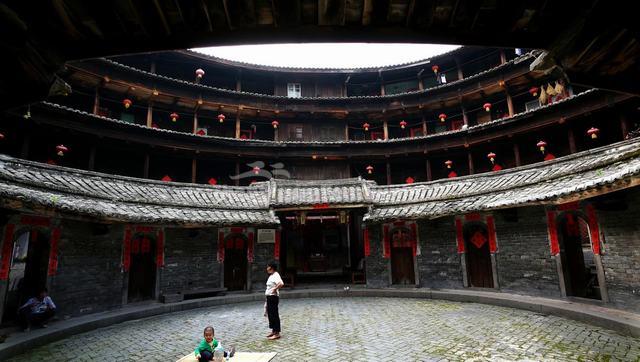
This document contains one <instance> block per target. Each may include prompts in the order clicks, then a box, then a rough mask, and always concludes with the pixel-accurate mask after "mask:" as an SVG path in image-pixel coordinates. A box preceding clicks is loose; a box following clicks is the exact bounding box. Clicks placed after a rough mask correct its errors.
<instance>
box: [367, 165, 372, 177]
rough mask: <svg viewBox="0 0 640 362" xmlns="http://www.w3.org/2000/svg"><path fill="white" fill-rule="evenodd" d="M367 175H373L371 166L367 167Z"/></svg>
mask: <svg viewBox="0 0 640 362" xmlns="http://www.w3.org/2000/svg"><path fill="white" fill-rule="evenodd" d="M367 173H368V174H369V175H371V174H372V173H373V166H371V165H369V166H367Z"/></svg>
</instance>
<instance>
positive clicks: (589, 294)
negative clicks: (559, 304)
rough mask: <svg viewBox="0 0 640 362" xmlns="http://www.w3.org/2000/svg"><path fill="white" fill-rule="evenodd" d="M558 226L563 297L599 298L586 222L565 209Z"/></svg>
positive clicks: (576, 213)
mask: <svg viewBox="0 0 640 362" xmlns="http://www.w3.org/2000/svg"><path fill="white" fill-rule="evenodd" d="M558 228H559V229H558V234H559V235H558V236H559V242H560V259H561V263H562V274H563V277H564V282H565V288H566V292H567V296H574V297H581V298H593V299H601V296H600V288H599V285H598V273H597V270H596V263H595V260H594V254H593V251H592V245H591V237H590V231H589V223H588V221H587V220H586V219H585V218H584V217H583V216H582V215H581V214H580V213H579V212H575V211H570V212H565V213H563V214H561V215H560V217H559V220H558Z"/></svg>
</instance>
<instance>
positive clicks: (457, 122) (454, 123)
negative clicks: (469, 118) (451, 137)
mask: <svg viewBox="0 0 640 362" xmlns="http://www.w3.org/2000/svg"><path fill="white" fill-rule="evenodd" d="M463 125H464V121H463V120H461V119H456V120H455V121H451V130H452V131H456V130H459V129H460V128H462V126H463Z"/></svg>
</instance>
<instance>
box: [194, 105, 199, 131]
mask: <svg viewBox="0 0 640 362" xmlns="http://www.w3.org/2000/svg"><path fill="white" fill-rule="evenodd" d="M197 131H198V111H197V110H196V111H194V112H193V134H195V133H196V132H197Z"/></svg>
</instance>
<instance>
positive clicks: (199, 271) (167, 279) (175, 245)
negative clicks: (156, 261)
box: [160, 228, 222, 294]
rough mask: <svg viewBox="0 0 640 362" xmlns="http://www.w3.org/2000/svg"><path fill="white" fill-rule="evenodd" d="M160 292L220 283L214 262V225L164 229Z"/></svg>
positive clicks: (217, 264) (205, 286)
mask: <svg viewBox="0 0 640 362" xmlns="http://www.w3.org/2000/svg"><path fill="white" fill-rule="evenodd" d="M164 250H165V251H164V253H165V256H164V268H162V269H161V271H160V275H161V277H160V294H170V293H177V292H179V291H181V290H185V289H196V288H216V287H220V286H222V281H221V276H222V264H220V263H218V260H217V253H218V229H216V228H206V229H175V228H166V229H165V249H164Z"/></svg>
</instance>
